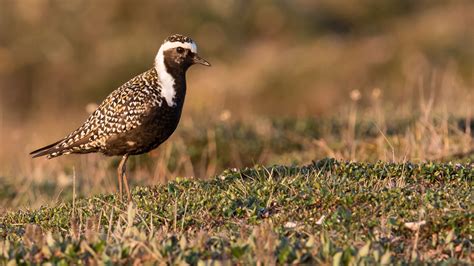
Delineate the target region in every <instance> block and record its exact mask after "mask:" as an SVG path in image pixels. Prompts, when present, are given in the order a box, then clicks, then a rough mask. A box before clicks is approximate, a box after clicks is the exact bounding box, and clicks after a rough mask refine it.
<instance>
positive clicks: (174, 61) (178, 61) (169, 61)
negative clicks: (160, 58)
mask: <svg viewBox="0 0 474 266" xmlns="http://www.w3.org/2000/svg"><path fill="white" fill-rule="evenodd" d="M163 55H164V59H165V64H166V66H167V68H168V71H169V70H170V68H173V69H182V70H184V71H186V70H187V69H188V68H189V67H190V66H191V65H192V64H193V57H194V54H193V52H191V50H189V49H187V48H184V47H176V48H173V49H168V50H166V51H164V53H163Z"/></svg>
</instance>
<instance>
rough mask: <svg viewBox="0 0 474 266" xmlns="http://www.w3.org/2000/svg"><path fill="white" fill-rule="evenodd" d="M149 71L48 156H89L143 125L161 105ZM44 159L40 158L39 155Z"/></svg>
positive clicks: (111, 97)
mask: <svg viewBox="0 0 474 266" xmlns="http://www.w3.org/2000/svg"><path fill="white" fill-rule="evenodd" d="M149 72H150V71H147V72H144V73H142V74H140V75H138V76H136V77H135V78H133V79H131V80H130V81H128V82H127V83H125V84H123V85H122V86H121V87H119V88H118V89H116V90H115V91H113V92H112V93H111V94H110V95H109V96H107V98H106V99H105V100H104V101H103V102H102V103H101V104H100V105H99V107H98V108H97V110H95V111H94V112H93V113H92V114H91V115H90V116H89V118H88V119H87V120H86V122H85V123H84V124H83V125H82V126H81V127H79V128H78V129H76V130H75V131H73V132H72V133H70V134H69V135H68V136H67V137H65V138H64V139H63V140H61V141H59V142H58V143H57V144H56V145H54V146H53V147H50V148H49V151H50V152H49V153H46V154H42V155H48V157H50V158H51V157H56V156H59V155H62V154H68V153H87V152H92V151H98V150H100V149H102V148H105V144H106V141H107V139H108V138H110V137H111V136H113V135H116V134H120V133H124V132H127V131H130V130H132V129H134V128H136V127H137V126H139V125H141V123H142V122H143V120H144V118H145V117H146V115H147V114H148V111H149V110H150V108H152V107H154V106H157V105H161V104H162V98H161V97H160V93H161V88H160V86H159V84H158V82H157V81H156V80H155V79H150V75H152V73H149ZM39 156H41V155H39Z"/></svg>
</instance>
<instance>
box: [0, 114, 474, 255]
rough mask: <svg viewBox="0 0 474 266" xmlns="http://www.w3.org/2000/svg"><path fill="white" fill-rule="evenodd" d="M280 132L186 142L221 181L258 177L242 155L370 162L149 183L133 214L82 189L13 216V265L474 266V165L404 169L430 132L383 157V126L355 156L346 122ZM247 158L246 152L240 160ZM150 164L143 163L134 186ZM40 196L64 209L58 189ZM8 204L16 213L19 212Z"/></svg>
mask: <svg viewBox="0 0 474 266" xmlns="http://www.w3.org/2000/svg"><path fill="white" fill-rule="evenodd" d="M459 121H460V120H459V119H448V121H446V123H448V124H449V125H452V126H453V127H450V128H451V130H450V132H451V133H450V135H449V136H450V137H449V140H450V141H451V143H450V144H451V147H462V145H461V142H460V141H461V140H466V139H465V138H463V136H464V137H465V133H462V132H466V130H467V128H466V127H465V125H464V124H463V123H459ZM463 121H464V120H463ZM262 123H263V122H261V121H260V123H259V124H260V125H261V124H262ZM266 123H267V128H266V129H259V128H258V127H256V126H255V125H256V124H253V125H252V124H243V123H240V122H215V124H213V126H212V128H213V131H214V132H215V133H214V139H215V142H213V143H214V144H210V143H208V142H206V141H205V140H207V139H208V135H209V134H208V133H202V132H201V133H199V132H196V131H193V136H194V138H191V139H190V138H187V137H186V136H189V135H188V134H190V132H187V130H186V127H185V128H184V129H183V131H181V132H179V133H178V134H179V135H180V136H181V137H183V139H187V140H188V143H186V144H185V146H186V147H187V149H186V151H187V154H188V156H189V160H190V162H191V164H192V165H198V164H199V163H198V162H200V160H202V159H203V157H202V156H203V155H202V154H203V150H205V151H208V150H209V146H214V148H213V149H214V153H215V154H217V155H209V154H208V155H206V156H207V160H210V161H213V163H214V166H213V167H214V168H215V169H217V170H218V169H221V168H224V169H225V167H226V166H228V165H230V164H232V160H235V159H236V158H240V160H241V161H242V164H248V162H246V161H245V159H244V158H246V157H245V156H242V154H240V155H233V156H232V155H231V154H233V153H234V152H236V150H238V151H239V152H244V153H243V154H246V155H247V156H249V158H250V157H253V158H255V156H257V155H259V156H260V157H261V158H262V155H261V154H263V153H265V154H266V155H265V158H267V159H265V160H267V161H269V162H270V161H278V160H280V156H283V157H284V158H285V160H287V158H291V155H290V154H297V155H298V154H299V155H300V156H296V157H294V159H293V160H295V161H298V160H302V159H301V158H302V157H305V156H313V154H314V153H316V150H321V144H320V143H321V142H322V139H325V141H326V144H325V145H326V146H327V149H330V150H331V153H333V154H336V155H339V156H344V155H341V154H344V151H345V150H349V152H348V153H347V154H346V156H351V153H352V152H351V151H350V150H351V149H350V148H348V147H351V145H353V144H352V142H356V143H357V146H356V147H355V148H354V149H355V153H356V156H357V157H358V158H361V157H362V156H365V160H363V161H365V162H356V161H352V162H351V160H343V159H340V160H336V159H332V158H325V159H319V160H317V159H316V158H315V160H313V161H312V162H309V163H306V164H300V165H297V164H292V163H286V164H279V165H271V164H269V165H267V166H261V165H256V166H254V167H250V168H247V167H242V168H240V169H238V168H229V169H225V170H222V171H221V170H218V171H221V172H218V173H217V174H216V175H213V176H210V177H209V178H205V179H203V178H193V177H178V178H176V179H174V180H172V181H168V182H161V184H159V185H150V186H143V184H142V185H141V186H136V185H135V184H137V183H139V182H140V180H135V181H134V182H133V183H134V189H133V192H132V193H133V204H127V203H126V202H122V201H120V200H119V198H118V195H117V194H116V193H115V194H110V193H105V194H98V195H95V196H87V197H86V196H80V195H79V196H77V195H76V194H75V193H78V194H81V193H84V194H85V193H86V192H84V190H83V189H81V188H80V187H81V184H82V185H84V184H86V183H84V182H82V181H80V180H78V181H77V182H78V184H79V185H76V184H75V183H73V184H72V185H71V186H69V185H68V186H66V187H65V188H62V189H65V190H68V191H69V192H67V193H66V192H65V193H64V194H59V195H61V197H64V200H61V201H56V203H54V202H52V203H51V202H50V203H49V204H48V205H44V206H42V207H39V208H36V207H35V208H33V209H27V210H22V209H21V208H20V209H19V210H18V209H17V208H13V209H12V210H11V211H9V212H7V213H5V214H3V215H2V216H1V217H0V237H1V238H2V239H3V242H2V243H1V245H0V256H1V259H2V261H3V262H8V261H16V262H18V263H22V262H33V263H34V262H45V261H51V262H56V263H64V264H70V263H73V262H78V261H102V262H112V263H117V262H120V263H126V262H129V263H132V262H149V261H156V260H158V261H166V262H169V263H172V264H177V263H181V262H186V263H190V264H201V263H207V262H211V261H220V262H224V263H241V264H249V263H252V264H254V263H259V262H263V263H264V264H274V263H278V264H284V263H325V264H328V263H336V264H337V263H338V262H340V263H344V264H348V263H359V262H366V263H381V264H387V263H399V262H405V263H409V262H414V261H418V262H424V263H429V262H440V261H444V262H448V263H470V262H472V260H473V257H472V236H473V232H474V228H473V226H472V220H473V207H472V206H473V204H472V203H473V202H472V201H473V198H472V189H471V187H472V184H473V180H474V171H473V169H472V168H473V164H472V154H470V153H469V152H465V153H463V152H457V153H456V152H454V151H453V152H452V153H449V154H448V155H445V156H444V157H443V156H441V155H439V154H435V155H432V156H433V157H436V158H439V159H437V160H421V162H417V163H415V162H410V161H407V160H405V161H403V160H398V161H397V160H396V159H397V158H399V157H398V154H399V152H398V151H399V150H404V149H405V148H406V147H405V146H404V145H403V143H404V140H403V138H406V139H410V138H411V137H410V135H408V133H403V132H407V131H411V130H412V131H413V130H414V129H415V128H417V127H418V126H419V124H418V123H419V121H418V120H416V119H409V120H404V121H399V122H393V123H390V125H391V127H388V128H385V129H384V132H385V133H384V134H383V141H382V142H381V144H378V145H379V147H377V143H379V142H377V141H376V139H377V137H378V134H380V132H377V130H378V129H377V128H376V127H374V125H373V124H371V123H370V122H360V123H357V124H356V125H354V131H353V132H354V136H355V137H354V140H353V141H348V142H347V143H346V144H343V142H341V141H340V140H339V141H336V140H334V142H333V141H331V138H329V137H328V136H329V135H330V136H332V138H333V139H338V137H337V136H343V135H347V132H345V131H347V129H346V127H345V125H344V122H343V121H338V120H337V119H329V120H321V121H319V120H317V119H302V120H294V119H283V120H272V121H266ZM438 124H439V125H442V124H443V123H442V122H439V121H438V122H436V119H434V120H432V121H431V122H430V125H431V126H432V128H437V126H436V125H438ZM463 125H464V127H463ZM259 130H260V131H262V130H263V132H264V133H261V132H260V133H259ZM456 132H458V133H456ZM228 134H232V136H233V137H232V138H230V137H229V135H228ZM457 134H459V135H457ZM415 135H416V134H415ZM402 136H403V138H402ZM200 137H201V138H202V139H200ZM341 138H343V137H341ZM224 140H227V141H231V143H230V144H232V145H226V142H225V141H224ZM310 140H313V141H315V140H318V142H317V143H318V144H317V145H319V146H318V148H316V147H315V146H311V145H310V146H308V144H307V143H308V142H309V141H310ZM467 140H468V141H469V138H467ZM235 145H236V146H238V147H239V148H238V149H236V148H232V146H235ZM345 145H349V146H345ZM432 145H433V144H426V147H425V148H420V150H424V149H429V147H430V146H432ZM199 147H200V148H199ZM412 148H413V147H412ZM384 149H387V150H384ZM453 149H454V148H453ZM387 151H390V152H389V153H388V154H391V153H392V152H393V154H391V155H390V156H394V157H396V158H395V160H392V161H393V162H389V161H391V160H386V161H380V160H371V159H370V158H377V157H378V158H380V157H382V156H381V155H382V154H386V153H387ZM319 152H320V151H319ZM204 153H206V152H204ZM171 154H176V156H177V157H174V155H169V157H168V159H169V160H170V161H175V162H176V163H174V164H173V163H171V164H172V165H169V166H168V167H169V168H170V169H173V168H179V163H177V162H179V161H180V160H181V159H180V158H182V155H177V154H179V153H175V152H171ZM219 154H228V155H229V156H219ZM303 154H306V155H304V156H303ZM418 154H422V153H421V152H420V151H418ZM453 154H454V155H453ZM210 156H211V157H214V159H209V157H210ZM268 158H271V159H268ZM149 160H150V159H149V158H147V157H144V158H141V159H138V160H136V161H135V163H134V164H132V167H131V169H135V171H133V173H134V175H139V173H140V172H139V171H138V170H137V169H140V168H143V167H145V168H146V166H147V164H148V163H149ZM395 161H396V162H395ZM110 168H113V166H112V167H110ZM152 171H153V170H152ZM195 171H196V172H199V171H198V170H197V168H196V170H195ZM112 172H113V171H112ZM202 173H205V171H204V172H202ZM112 180H113V179H112ZM10 182H11V181H10ZM74 182H76V178H75V177H74ZM56 186H57V185H56ZM75 186H78V187H79V188H78V189H77V191H78V192H76V189H75ZM14 187H15V186H14V183H13V184H11V187H10V188H14ZM6 190H8V189H6ZM32 190H36V191H38V193H43V194H44V193H47V192H48V191H49V192H50V194H52V195H55V192H51V191H55V189H52V188H51V186H47V185H46V186H45V185H39V186H38V187H34V188H32ZM71 193H72V194H71ZM3 195H4V196H3V201H4V204H6V202H15V201H14V200H11V199H15V198H18V196H14V195H8V194H3ZM8 198H10V201H8Z"/></svg>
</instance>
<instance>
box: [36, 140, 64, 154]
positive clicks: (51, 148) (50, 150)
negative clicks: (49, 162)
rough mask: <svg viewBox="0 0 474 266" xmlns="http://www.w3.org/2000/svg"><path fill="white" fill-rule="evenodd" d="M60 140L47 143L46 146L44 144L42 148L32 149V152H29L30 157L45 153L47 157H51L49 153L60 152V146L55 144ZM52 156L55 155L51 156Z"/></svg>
mask: <svg viewBox="0 0 474 266" xmlns="http://www.w3.org/2000/svg"><path fill="white" fill-rule="evenodd" d="M60 142H61V141H57V142H55V143H53V144H49V145H48V146H44V147H43V148H39V149H37V150H35V151H32V152H30V155H31V157H32V158H36V157H41V156H45V155H48V158H50V157H52V156H51V155H52V154H53V153H58V152H60V150H61V148H60V147H57V145H58V144H59V143H60ZM53 157H55V156H53Z"/></svg>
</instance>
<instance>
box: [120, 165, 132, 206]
mask: <svg viewBox="0 0 474 266" xmlns="http://www.w3.org/2000/svg"><path fill="white" fill-rule="evenodd" d="M126 168H127V166H126V164H123V170H122V172H123V183H124V184H125V190H126V191H127V198H128V202H131V201H132V194H130V188H129V187H128V180H127V173H126Z"/></svg>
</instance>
